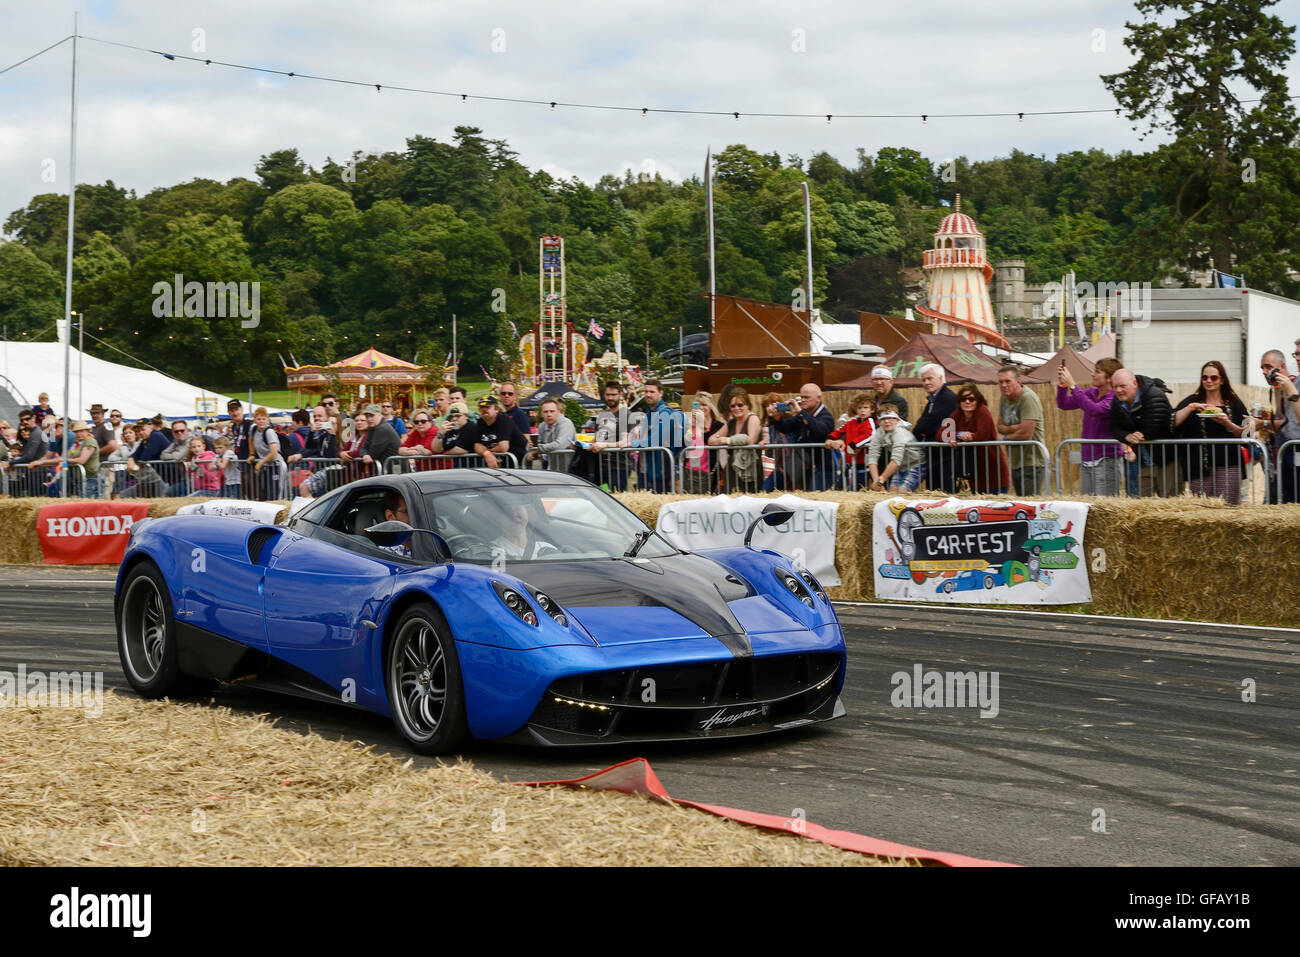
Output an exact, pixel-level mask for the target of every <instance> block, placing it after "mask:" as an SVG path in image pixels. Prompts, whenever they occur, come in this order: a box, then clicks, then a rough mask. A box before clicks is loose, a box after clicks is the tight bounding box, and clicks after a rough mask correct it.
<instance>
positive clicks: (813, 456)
mask: <svg viewBox="0 0 1300 957" xmlns="http://www.w3.org/2000/svg"><path fill="white" fill-rule="evenodd" d="M697 451H698V452H702V453H704V454H705V455H707V460H706V461H707V462H708V465H709V468H708V470H707V471H705V470H701V469H693V468H691V458H692V453H694V452H697ZM738 451H748V452H753V453H754V455H755V462H756V465H755V466H754V467H753V468H755V469H756V470H757V474H756V477H751V476H754V472H753V471H748V472H747V473H742V472H737V471H736V469H735V468H734V467H733V461H734V459H733V456H734V454H735V453H736V452H738ZM856 457H857V456H856V450H855V449H849V448H846V449H845V450H844V451H842V452H841V451H838V450H835V449H828V448H827V447H826V445H825V443H824V442H781V443H769V444H766V445H762V444H758V445H707V446H687V447H686V448H684V449H682V450H681V451H680V452H678V453H677V470H678V474H679V475H680V476H681V488H682V491H683V492H685V493H687V494H692V493H693V494H698V495H706V494H707V495H713V494H716V493H718V492H724V493H726V494H728V495H730V494H733V493H741V494H743V493H746V492H760V491H763V492H772V491H777V492H780V491H798V490H807V491H810V492H816V491H824V490H827V489H845V490H848V491H857V489H858V488H859V487H865V484H866V483H867V482H869V481H870V480H869V479H866V478H863V476H864V475H865V474H866V464H865V462H866V459H865V458H864V459H863V462H864V464H863V465H862V466H861V471H862V475H859V468H858V467H857V466H855V465H854V460H855V459H856ZM724 462H725V465H724V464H723V463H724Z"/></svg>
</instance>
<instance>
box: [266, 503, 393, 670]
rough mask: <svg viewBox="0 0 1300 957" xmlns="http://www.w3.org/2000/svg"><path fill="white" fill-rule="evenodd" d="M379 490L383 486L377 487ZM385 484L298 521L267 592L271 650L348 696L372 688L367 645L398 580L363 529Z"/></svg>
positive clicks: (273, 569)
mask: <svg viewBox="0 0 1300 957" xmlns="http://www.w3.org/2000/svg"><path fill="white" fill-rule="evenodd" d="M376 489H377V490H378V491H377V492H376ZM387 490H388V489H387V487H385V486H377V485H366V486H364V487H361V488H358V489H356V490H354V491H353V492H352V493H350V494H349V495H348V496H347V499H346V500H345V501H344V502H343V503H342V504H341V505H340V506H338V507H336V508H335V509H333V510H332V512H331V515H330V518H329V519H327V520H326V522H325V524H323V525H320V526H314V527H311V526H298V528H299V529H300V530H302V531H304V532H306V533H307V534H298V533H297V532H296V531H295V532H289V533H288V534H287V535H286V536H285V537H286V543H285V546H284V547H283V548H282V549H281V550H279V551H277V552H276V554H275V555H274V557H273V559H272V562H271V566H270V567H269V568H268V569H267V573H266V582H265V595H264V608H265V617H266V631H267V639H268V641H269V643H270V650H271V653H272V654H273V655H274V656H275V657H276V658H279V659H280V660H282V661H285V662H287V663H289V664H291V665H293V666H294V667H297V668H300V669H302V670H303V671H306V672H308V673H309V674H311V675H314V676H315V677H316V678H318V679H319V680H321V681H322V682H324V683H325V684H327V685H328V686H329V687H330V688H332V689H336V690H337V691H339V693H340V694H343V695H346V694H347V692H348V691H349V690H351V691H355V690H356V689H359V688H362V687H366V688H373V687H374V686H375V684H376V682H377V680H378V677H377V676H375V675H371V674H369V673H367V671H366V663H367V661H368V657H367V654H366V649H367V648H368V647H369V643H370V639H371V638H372V637H373V636H374V634H375V632H376V630H377V628H378V625H379V619H380V614H381V611H380V610H381V608H382V607H383V605H384V603H385V602H386V601H387V600H388V598H389V596H390V595H391V594H392V592H393V587H394V585H395V582H396V571H397V570H396V569H395V568H394V562H395V561H400V560H399V559H396V558H395V556H393V555H391V554H389V553H386V552H383V551H380V550H379V549H377V548H376V547H375V546H374V545H372V544H371V543H370V542H369V540H368V539H365V538H364V536H363V535H361V534H360V533H359V530H360V528H362V527H367V526H368V525H370V524H374V522H375V520H376V519H377V520H379V521H382V520H383V516H382V512H381V513H380V514H379V515H377V516H376V515H375V514H374V512H375V506H376V504H377V502H378V501H379V499H380V498H381V497H382V495H383V494H384V493H385V492H386V491H387Z"/></svg>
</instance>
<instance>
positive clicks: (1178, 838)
mask: <svg viewBox="0 0 1300 957" xmlns="http://www.w3.org/2000/svg"><path fill="white" fill-rule="evenodd" d="M0 580H3V584H2V585H0V609H2V610H0V669H6V670H11V671H12V670H15V669H16V668H17V665H18V664H19V663H20V662H21V663H23V664H25V665H26V666H27V668H28V669H29V670H31V669H42V670H59V669H62V670H70V669H75V670H87V669H89V670H103V671H104V680H105V685H106V686H108V687H113V688H116V689H118V691H119V692H125V693H128V694H129V693H130V691H129V689H127V688H126V685H125V681H124V680H123V678H122V676H121V670H120V665H119V663H118V659H117V651H116V646H115V643H114V636H113V621H112V574H111V572H106V571H102V570H87V569H69V568H51V567H44V568H27V567H14V566H10V567H6V568H5V569H3V573H2V574H0ZM839 611H840V617H841V620H842V621H843V623H844V626H845V632H846V635H847V638H848V646H849V675H848V681H847V683H846V685H845V689H844V695H843V699H844V704H845V706H846V707H847V708H848V715H847V716H846V717H844V718H841V719H839V720H838V721H834V722H831V723H829V724H826V725H820V726H817V727H815V728H810V729H807V730H804V731H800V732H793V733H789V734H786V735H782V736H771V737H765V738H757V739H750V740H748V741H745V742H741V743H737V742H703V743H700V744H694V745H691V746H689V747H687V746H672V747H666V746H659V747H650V748H645V747H642V748H638V749H636V750H635V751H630V750H624V749H619V748H612V749H595V748H585V749H582V750H580V751H572V750H565V751H550V752H546V751H536V750H530V749H524V748H519V747H505V746H500V745H494V744H480V745H477V746H476V747H475V749H474V750H473V751H471V752H469V753H468V755H467V756H468V757H469V758H470V759H471V760H472V761H473V762H474V763H475V764H476V765H477V766H478V767H481V768H484V769H486V770H488V771H491V772H493V773H494V774H495V775H496V776H497V777H498V778H501V779H503V780H514V781H527V780H552V779H560V778H573V777H580V776H582V775H584V774H587V773H590V772H592V771H596V770H599V769H600V768H603V767H606V766H608V765H610V764H613V763H615V762H617V761H620V760H623V759H625V758H628V757H633V756H635V755H637V754H639V755H643V756H645V757H647V758H649V759H650V761H651V763H652V764H653V765H654V767H655V770H656V771H657V772H658V774H659V776H660V778H661V779H662V780H663V782H664V784H665V786H666V787H667V788H668V790H669V792H670V793H673V794H675V795H678V796H680V797H683V798H691V799H693V800H696V801H703V802H708V803H714V804H722V805H727V806H731V807H743V808H748V809H751V810H756V811H765V812H769V813H774V814H781V815H796V814H798V813H799V812H798V811H797V810H796V809H802V812H803V814H804V815H805V816H806V818H807V819H808V820H810V821H815V822H816V823H819V824H822V825H824V826H827V827H832V828H841V829H846V830H851V831H857V832H859V833H863V834H869V835H871V836H873V837H879V838H884V839H887V840H891V841H897V842H900V843H904V844H911V845H916V846H920V847H926V848H931V849H935V850H945V851H954V852H957V853H961V854H967V855H971V856H974V857H982V858H992V859H997V860H1003V861H1009V862H1013V863H1020V864H1030V865H1059V864H1068V865H1158V866H1161V865H1255V864H1272V865H1279V864H1289V865H1296V864H1300V813H1298V812H1297V806H1298V804H1297V801H1296V798H1295V795H1296V794H1297V788H1298V787H1300V632H1297V631H1291V630H1282V629H1256V628H1236V627H1231V626H1223V625H1213V624H1195V623H1173V622H1145V621H1129V620H1120V619H1087V618H1081V617H1075V616H1060V615H1040V614H1031V613H1024V614H1015V613H1008V612H1006V611H998V610H989V611H985V610H974V609H964V608H937V607H922V606H904V605H889V606H884V605H868V606H853V605H842V606H840V608H839ZM917 664H920V665H923V666H924V669H926V670H930V669H934V670H937V671H941V672H946V671H962V672H966V671H976V672H978V671H988V672H997V673H998V677H999V686H998V687H999V694H998V705H999V710H998V714H997V716H996V717H980V714H979V709H978V708H909V707H894V706H893V705H892V704H891V693H892V692H893V691H894V683H893V681H892V680H891V678H892V676H893V675H894V674H895V673H896V672H907V673H908V674H911V673H912V671H913V668H914V666H915V665H917ZM1245 679H1252V680H1253V681H1254V685H1255V693H1256V696H1257V697H1256V700H1255V701H1253V702H1246V701H1243V700H1242V690H1243V681H1244V680H1245ZM204 700H205V701H206V700H208V699H204ZM214 700H215V701H216V702H218V703H219V704H222V705H227V706H230V707H232V708H235V709H237V710H241V711H247V712H250V713H261V712H268V713H270V714H272V715H278V716H282V718H283V720H282V721H281V726H283V727H286V728H291V729H294V730H299V731H304V732H305V731H307V730H311V731H315V732H317V733H319V734H323V735H326V736H329V737H339V736H342V737H344V738H347V739H356V740H359V741H363V742H366V743H373V744H377V745H379V747H380V749H389V750H392V751H393V752H394V753H399V754H406V753H407V752H406V751H405V748H404V747H403V745H402V742H401V741H400V739H398V737H397V735H396V734H395V732H394V731H393V730H392V728H391V726H390V725H389V723H388V722H387V721H386V720H384V719H381V718H377V717H371V716H368V715H364V714H358V713H356V712H353V711H346V710H343V709H341V708H339V709H334V708H330V707H329V706H326V705H316V704H314V703H305V702H301V701H298V700H295V699H292V698H287V697H282V696H278V695H273V694H270V693H265V692H257V691H252V690H249V689H235V690H230V691H225V692H221V693H218V694H217V695H216V697H215V699H214ZM2 717H3V716H2V715H0V719H2ZM423 760H425V759H420V758H417V761H423ZM1102 814H1104V825H1105V830H1104V831H1101V830H1099V829H1098V825H1099V824H1100V823H1102Z"/></svg>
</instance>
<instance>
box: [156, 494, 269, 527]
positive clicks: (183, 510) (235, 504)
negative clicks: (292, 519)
mask: <svg viewBox="0 0 1300 957" xmlns="http://www.w3.org/2000/svg"><path fill="white" fill-rule="evenodd" d="M282 511H284V506H283V505H278V504H276V503H275V502H245V501H244V500H243V499H238V498H210V499H206V500H205V501H202V502H199V503H198V504H197V505H182V506H181V507H180V508H178V509H177V510H176V514H177V515H224V516H225V517H226V518H242V519H244V520H245V521H248V522H257V523H258V524H259V525H274V524H275V520H276V517H277V516H279V514H280V513H281V512H282Z"/></svg>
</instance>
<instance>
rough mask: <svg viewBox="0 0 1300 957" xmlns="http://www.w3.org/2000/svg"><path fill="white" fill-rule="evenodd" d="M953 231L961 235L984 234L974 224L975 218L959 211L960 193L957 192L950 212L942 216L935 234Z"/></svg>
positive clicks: (942, 234)
mask: <svg viewBox="0 0 1300 957" xmlns="http://www.w3.org/2000/svg"><path fill="white" fill-rule="evenodd" d="M954 233H956V234H959V235H962V236H983V235H984V234H983V233H981V232H980V231H979V228H978V227H977V226H976V225H975V220H973V219H971V218H970V217H969V216H967V215H966V214H965V213H963V212H962V211H961V193H958V194H957V201H956V203H954V205H953V208H952V212H951V213H949V214H948V215H947V216H945V217H944V218H943V222H941V223H940V224H939V228H938V230H937V231H936V232H935V235H936V236H948V235H952V234H954Z"/></svg>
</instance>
